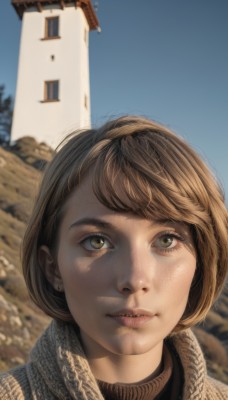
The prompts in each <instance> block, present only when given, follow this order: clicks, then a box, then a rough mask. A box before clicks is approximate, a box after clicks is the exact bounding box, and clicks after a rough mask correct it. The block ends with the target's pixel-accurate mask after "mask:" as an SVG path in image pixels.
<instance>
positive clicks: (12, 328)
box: [0, 137, 228, 383]
mask: <svg viewBox="0 0 228 400" xmlns="http://www.w3.org/2000/svg"><path fill="white" fill-rule="evenodd" d="M52 155H53V151H52V150H51V149H50V148H48V147H47V146H46V145H45V144H44V143H43V144H42V143H41V144H38V143H37V142H36V141H35V140H34V139H32V138H28V137H27V138H23V139H20V140H18V141H17V142H16V144H15V145H14V146H11V147H8V148H7V147H5V148H4V147H0V221H1V223H0V371H3V370H6V369H8V368H11V367H14V366H16V365H19V364H22V363H24V362H25V361H26V359H27V358H28V354H29V351H30V349H31V347H32V345H33V343H34V341H35V340H36V338H37V336H38V335H39V334H40V333H41V332H42V331H43V329H44V328H45V327H46V326H47V324H48V323H49V318H48V317H46V316H45V315H44V314H43V313H42V312H40V311H39V310H38V309H37V308H36V307H35V306H34V305H33V304H32V303H31V301H30V300H29V298H28V294H27V291H26V288H25V284H24V281H23V278H22V275H21V272H20V244H21V239H22V237H23V233H24V230H25V226H26V222H27V220H28V218H29V214H30V211H31V208H32V204H33V201H34V198H35V193H36V190H37V187H38V185H39V181H40V178H41V176H42V172H41V170H42V169H43V167H44V166H45V164H46V163H47V162H48V161H49V160H50V158H51V157H52ZM194 330H195V333H196V335H197V337H198V339H199V341H200V343H201V346H202V348H203V351H204V353H205V355H206V358H207V363H208V369H209V371H210V373H211V374H212V375H213V376H215V377H217V378H218V379H220V380H222V381H224V382H227V383H228V355H227V347H228V289H227V288H226V289H224V292H223V294H222V296H221V297H220V299H219V301H218V302H217V303H216V305H215V307H214V309H213V311H211V312H210V313H209V315H208V317H207V319H206V320H205V321H204V323H203V324H201V325H200V326H199V327H197V328H195V329H194Z"/></svg>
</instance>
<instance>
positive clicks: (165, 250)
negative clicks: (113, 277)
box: [80, 231, 185, 254]
mask: <svg viewBox="0 0 228 400" xmlns="http://www.w3.org/2000/svg"><path fill="white" fill-rule="evenodd" d="M95 238H96V239H104V243H106V245H107V243H108V246H107V247H105V246H102V247H100V248H97V249H96V248H93V247H92V245H91V243H90V245H89V246H91V248H86V246H85V243H86V242H88V241H91V240H92V239H95ZM164 238H171V239H172V240H176V241H177V244H176V245H174V246H173V247H167V248H166V247H164V248H163V247H162V246H158V245H156V241H158V240H161V239H164ZM180 242H182V243H183V242H185V239H184V238H182V237H181V236H180V235H178V234H177V233H175V232H173V231H172V232H162V233H161V234H160V235H158V236H157V237H156V238H155V239H154V240H153V242H152V246H151V247H154V248H156V249H157V251H158V252H159V253H161V254H168V253H171V252H173V251H175V250H178V248H179V246H180ZM80 245H82V246H83V247H84V249H85V250H86V251H88V252H89V253H90V254H93V253H99V252H101V251H102V250H106V249H111V248H113V246H112V243H111V241H110V240H109V239H107V238H106V236H105V235H104V234H102V233H94V234H91V235H89V236H87V237H86V238H84V239H83V240H82V241H81V242H80ZM171 245H172V243H171ZM89 246H88V247H89Z"/></svg>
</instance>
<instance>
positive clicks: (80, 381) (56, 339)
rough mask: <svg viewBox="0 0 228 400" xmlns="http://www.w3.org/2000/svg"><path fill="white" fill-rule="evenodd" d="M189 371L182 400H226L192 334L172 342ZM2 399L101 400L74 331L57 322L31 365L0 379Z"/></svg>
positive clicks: (41, 341) (40, 343)
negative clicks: (211, 375) (206, 365)
mask: <svg viewBox="0 0 228 400" xmlns="http://www.w3.org/2000/svg"><path fill="white" fill-rule="evenodd" d="M170 341H171V342H172V345H173V346H174V347H175V349H176V351H177V353H178V354H179V357H180V360H181V363H182V366H183V370H184V377H185V379H184V380H185V382H184V390H183V400H227V399H228V387H227V386H225V385H223V384H222V383H219V382H218V381H215V380H213V379H211V378H208V377H207V373H206V367H205V361H204V358H203V355H202V352H201V349H200V347H199V344H198V342H197V340H196V338H195V336H194V335H193V333H192V332H191V331H190V330H186V331H184V332H181V333H179V334H176V335H174V336H173V337H172V338H170ZM0 399H1V400H72V399H77V400H102V399H103V396H102V394H101V392H100V389H99V387H98V384H97V382H96V379H95V377H94V376H93V374H92V372H91V369H90V367H89V364H88V361H87V359H86V356H85V353H84V351H83V349H82V347H81V344H80V341H79V339H78V336H77V334H76V333H75V328H74V327H73V326H72V325H71V324H68V323H61V322H56V321H52V323H51V324H50V326H49V327H48V328H47V330H46V331H45V332H44V334H43V335H42V336H41V337H40V339H39V340H38V342H37V343H36V345H35V347H34V348H33V350H32V352H31V357H30V361H29V363H28V364H27V365H24V366H21V367H18V368H15V369H13V370H11V371H9V372H6V373H3V374H1V375H0Z"/></svg>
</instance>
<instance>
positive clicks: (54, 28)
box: [45, 17, 59, 39]
mask: <svg viewBox="0 0 228 400" xmlns="http://www.w3.org/2000/svg"><path fill="white" fill-rule="evenodd" d="M45 37H46V38H48V39H53V38H56V37H59V17H48V18H46V20H45Z"/></svg>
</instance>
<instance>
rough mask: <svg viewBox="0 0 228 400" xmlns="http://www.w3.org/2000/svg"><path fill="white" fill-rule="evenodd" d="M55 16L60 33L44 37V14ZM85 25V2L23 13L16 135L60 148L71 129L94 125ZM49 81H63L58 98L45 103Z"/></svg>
mask: <svg viewBox="0 0 228 400" xmlns="http://www.w3.org/2000/svg"><path fill="white" fill-rule="evenodd" d="M52 16H59V23H60V25H59V35H60V36H61V38H60V39H49V40H42V39H43V38H44V32H45V17H52ZM85 29H86V30H87V31H89V27H88V23H87V21H86V18H85V16H84V13H83V11H82V10H81V8H80V7H78V8H77V9H76V8H75V7H74V6H70V7H66V8H65V9H64V10H61V9H59V8H57V7H55V6H54V7H53V6H49V7H48V8H47V9H45V10H43V11H42V12H41V13H40V12H38V11H37V10H35V9H32V8H31V9H30V10H29V11H26V12H25V13H24V16H23V23H22V34H21V45H20V56H19V66H18V79H17V89H16V99H15V109H14V117H13V126H12V133H11V140H13V141H14V140H16V139H18V138H19V137H22V136H33V137H35V138H36V139H37V140H38V141H39V142H41V141H44V142H46V143H48V144H49V145H51V146H52V147H56V145H57V144H58V143H59V142H60V140H61V139H62V138H63V137H64V136H65V134H66V133H69V132H70V131H72V130H74V129H78V128H84V127H89V126H90V92H89V60H88V39H87V43H86V42H85V40H84V30H85ZM87 38H88V35H87ZM52 55H54V56H55V60H54V61H52V60H51V56H52ZM48 80H59V81H60V88H59V98H60V101H59V102H43V100H44V81H48ZM85 95H86V96H87V98H88V107H87V109H86V107H85Z"/></svg>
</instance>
